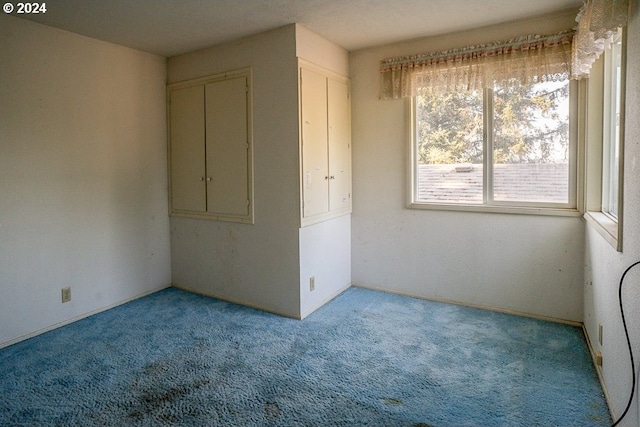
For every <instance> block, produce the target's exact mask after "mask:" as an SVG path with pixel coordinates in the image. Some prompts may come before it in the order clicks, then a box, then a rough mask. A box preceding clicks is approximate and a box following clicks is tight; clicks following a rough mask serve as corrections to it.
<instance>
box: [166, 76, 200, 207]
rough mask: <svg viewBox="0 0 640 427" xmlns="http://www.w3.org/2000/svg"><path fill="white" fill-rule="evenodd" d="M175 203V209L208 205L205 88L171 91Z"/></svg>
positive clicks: (173, 193) (172, 190) (172, 188)
mask: <svg viewBox="0 0 640 427" xmlns="http://www.w3.org/2000/svg"><path fill="white" fill-rule="evenodd" d="M169 137H170V138H171V153H170V155H171V206H172V209H174V210H179V211H188V212H204V211H205V209H206V184H205V159H204V144H203V142H204V88H203V87H202V86H194V87H187V88H183V89H177V90H174V91H172V92H171V117H170V136H169Z"/></svg>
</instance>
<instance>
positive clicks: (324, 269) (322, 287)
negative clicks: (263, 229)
mask: <svg viewBox="0 0 640 427" xmlns="http://www.w3.org/2000/svg"><path fill="white" fill-rule="evenodd" d="M296 56H298V58H301V59H304V60H306V61H309V62H312V63H314V64H316V65H319V66H321V67H323V68H325V69H327V70H329V71H332V72H334V73H337V74H340V75H342V76H348V74H349V53H348V52H347V51H346V50H345V49H343V48H342V47H340V46H338V45H336V44H335V43H332V42H330V41H328V40H326V39H324V38H322V37H320V36H318V35H317V34H315V33H313V32H311V31H309V30H308V29H306V28H305V27H303V26H301V25H296ZM299 244H300V290H299V292H300V311H301V317H305V316H307V315H309V314H310V313H311V312H313V311H314V310H316V309H318V308H319V307H321V306H322V305H323V304H325V303H326V302H327V301H329V300H330V299H331V298H333V297H335V296H336V295H337V294H339V293H340V292H342V291H343V290H344V289H346V288H348V287H349V286H350V285H351V215H344V216H341V217H339V218H334V219H331V220H328V221H324V222H321V223H319V224H313V225H310V226H306V227H302V228H300V234H299ZM311 277H314V279H315V290H314V291H313V292H311V290H310V287H309V281H310V278H311Z"/></svg>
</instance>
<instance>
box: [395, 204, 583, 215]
mask: <svg viewBox="0 0 640 427" xmlns="http://www.w3.org/2000/svg"><path fill="white" fill-rule="evenodd" d="M407 208H408V209H425V210H439V211H458V212H481V213H499V214H515V215H542V216H564V217H581V216H582V213H581V212H580V211H578V210H577V209H571V208H546V207H523V206H495V205H493V206H488V205H455V204H440V203H415V202H414V203H409V204H408V205H407Z"/></svg>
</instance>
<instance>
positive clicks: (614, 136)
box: [602, 31, 622, 221]
mask: <svg viewBox="0 0 640 427" xmlns="http://www.w3.org/2000/svg"><path fill="white" fill-rule="evenodd" d="M621 100H622V32H621V31H619V32H618V34H617V36H616V37H615V39H614V41H613V44H612V45H611V48H610V49H607V50H605V52H604V106H603V107H604V111H603V128H604V130H603V138H602V147H603V148H602V157H603V163H602V212H603V213H605V214H607V215H608V216H610V217H611V219H613V220H614V221H617V220H618V215H619V202H620V199H619V191H620V158H621V156H620V152H621V148H622V147H621V142H622V129H621V126H620V119H621V108H622V103H621Z"/></svg>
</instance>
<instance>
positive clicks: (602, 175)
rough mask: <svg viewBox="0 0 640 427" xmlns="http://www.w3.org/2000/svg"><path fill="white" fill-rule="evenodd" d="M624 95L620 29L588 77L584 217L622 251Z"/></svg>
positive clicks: (623, 66)
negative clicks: (585, 210) (585, 211)
mask: <svg viewBox="0 0 640 427" xmlns="http://www.w3.org/2000/svg"><path fill="white" fill-rule="evenodd" d="M624 93H625V31H624V30H620V31H619V32H618V33H617V34H616V36H615V37H614V38H613V43H612V44H611V46H610V47H608V48H607V49H605V50H604V53H603V55H602V56H600V58H599V59H598V60H597V61H595V62H594V64H593V66H592V68H591V70H590V75H589V82H588V99H587V111H586V120H587V126H586V134H587V138H586V155H587V163H586V169H587V172H586V175H587V176H586V209H587V213H586V215H585V218H586V219H587V221H588V222H589V223H590V224H591V225H593V226H594V227H595V229H596V230H597V231H598V232H599V233H600V234H601V235H602V236H603V237H604V239H605V240H606V241H608V242H609V243H610V244H611V245H612V246H613V247H614V248H616V249H617V250H618V251H621V250H622V204H623V200H622V186H623V182H622V176H623V170H622V169H623V168H622V165H623V160H624Z"/></svg>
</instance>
